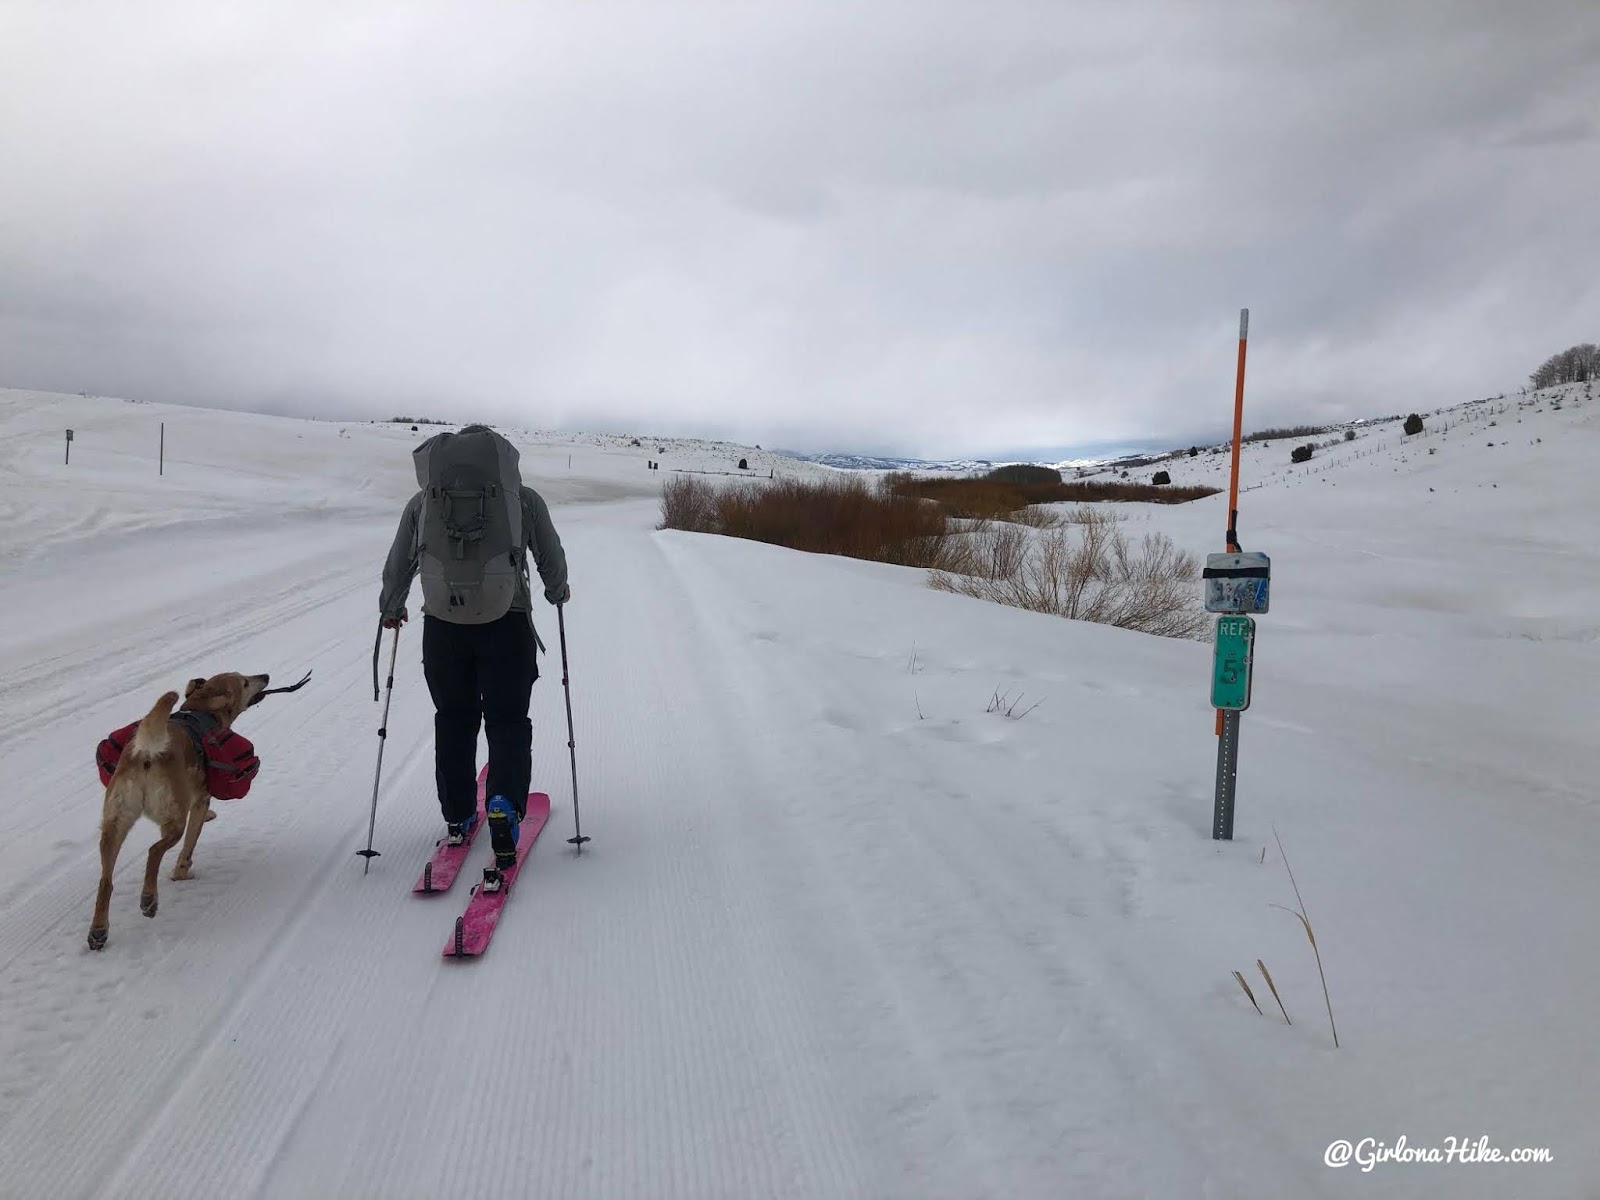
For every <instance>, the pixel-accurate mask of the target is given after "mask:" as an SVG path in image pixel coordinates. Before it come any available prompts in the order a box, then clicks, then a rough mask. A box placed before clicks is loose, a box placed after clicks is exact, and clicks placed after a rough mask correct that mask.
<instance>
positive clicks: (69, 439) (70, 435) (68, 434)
mask: <svg viewBox="0 0 1600 1200" xmlns="http://www.w3.org/2000/svg"><path fill="white" fill-rule="evenodd" d="M71 440H72V430H70V429H69V430H67V441H69V442H70V441H71Z"/></svg>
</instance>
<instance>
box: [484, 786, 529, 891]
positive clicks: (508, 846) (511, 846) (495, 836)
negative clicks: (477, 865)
mask: <svg viewBox="0 0 1600 1200" xmlns="http://www.w3.org/2000/svg"><path fill="white" fill-rule="evenodd" d="M483 807H484V813H485V814H486V815H487V816H488V818H489V845H490V846H492V847H493V848H494V866H492V867H485V868H484V870H483V890H484V891H485V892H498V891H499V890H500V889H501V887H502V886H504V883H505V877H504V872H505V871H507V870H509V869H510V868H511V867H514V866H515V865H516V862H517V834H518V831H519V829H520V823H521V820H522V814H521V813H519V812H518V811H517V808H516V805H514V804H512V803H511V801H510V800H507V799H506V798H505V797H504V796H490V797H489V803H487V804H486V805H484V806H483Z"/></svg>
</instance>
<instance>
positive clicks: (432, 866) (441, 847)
mask: <svg viewBox="0 0 1600 1200" xmlns="http://www.w3.org/2000/svg"><path fill="white" fill-rule="evenodd" d="M488 778H489V766H488V764H487V763H485V764H484V767H483V770H481V771H479V772H478V823H477V824H476V825H474V826H473V827H472V832H471V833H469V834H468V835H467V840H466V841H465V842H463V843H462V844H461V845H459V846H451V845H448V844H446V841H445V839H444V838H440V839H439V842H438V845H437V846H436V847H435V848H434V851H433V857H432V858H430V859H429V860H428V861H427V863H426V864H425V865H424V866H423V868H422V878H421V879H418V880H417V886H416V887H414V888H412V889H411V890H412V891H413V892H415V893H417V894H419V895H427V894H429V893H432V892H447V891H449V890H450V885H451V884H452V883H454V882H455V881H456V876H457V875H458V874H460V872H461V866H462V864H463V863H465V862H466V861H467V855H468V854H470V853H471V852H472V839H473V838H475V837H477V836H478V830H480V829H482V828H483V820H484V818H483V793H484V785H485V782H486V781H487V780H488Z"/></svg>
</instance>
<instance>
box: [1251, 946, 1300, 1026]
mask: <svg viewBox="0 0 1600 1200" xmlns="http://www.w3.org/2000/svg"><path fill="white" fill-rule="evenodd" d="M1256 966H1258V967H1260V968H1261V978H1263V979H1265V980H1266V981H1267V987H1268V989H1269V990H1270V991H1271V992H1272V998H1273V999H1274V1000H1276V1001H1277V1002H1278V1011H1279V1012H1281V1013H1282V1014H1283V1019H1284V1021H1285V1022H1286V1023H1287V1024H1290V1025H1293V1024H1294V1022H1293V1021H1290V1020H1289V1010H1288V1009H1287V1008H1284V1006H1283V997H1282V996H1280V995H1278V985H1277V984H1275V983H1273V982H1272V973H1271V972H1270V971H1268V970H1267V964H1266V963H1264V962H1262V961H1261V960H1260V959H1259V958H1258V959H1256Z"/></svg>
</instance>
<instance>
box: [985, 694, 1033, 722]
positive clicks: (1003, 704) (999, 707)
mask: <svg viewBox="0 0 1600 1200" xmlns="http://www.w3.org/2000/svg"><path fill="white" fill-rule="evenodd" d="M1027 694H1028V693H1027V692H1023V693H1021V694H1020V695H1018V696H1017V698H1016V699H1015V700H1013V699H1011V693H1010V692H1005V693H1003V694H1002V693H1001V691H1000V689H999V688H995V690H994V695H993V696H991V697H990V699H989V707H988V708H987V709H986V710H985V711H987V712H997V713H1001V714H1003V715H1004V716H1007V717H1010V718H1011V719H1012V720H1013V721H1020V720H1022V718H1023V717H1025V716H1027V715H1028V714H1029V713H1031V712H1032V711H1033V710H1034V709H1036V708H1038V707H1039V705H1041V704H1043V703H1044V701H1043V700H1035V701H1034V702H1033V703H1032V704H1030V705H1028V707H1027V708H1025V709H1023V710H1022V711H1021V712H1018V711H1017V705H1019V704H1021V703H1022V699H1023V697H1024V696H1026V695H1027Z"/></svg>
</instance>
